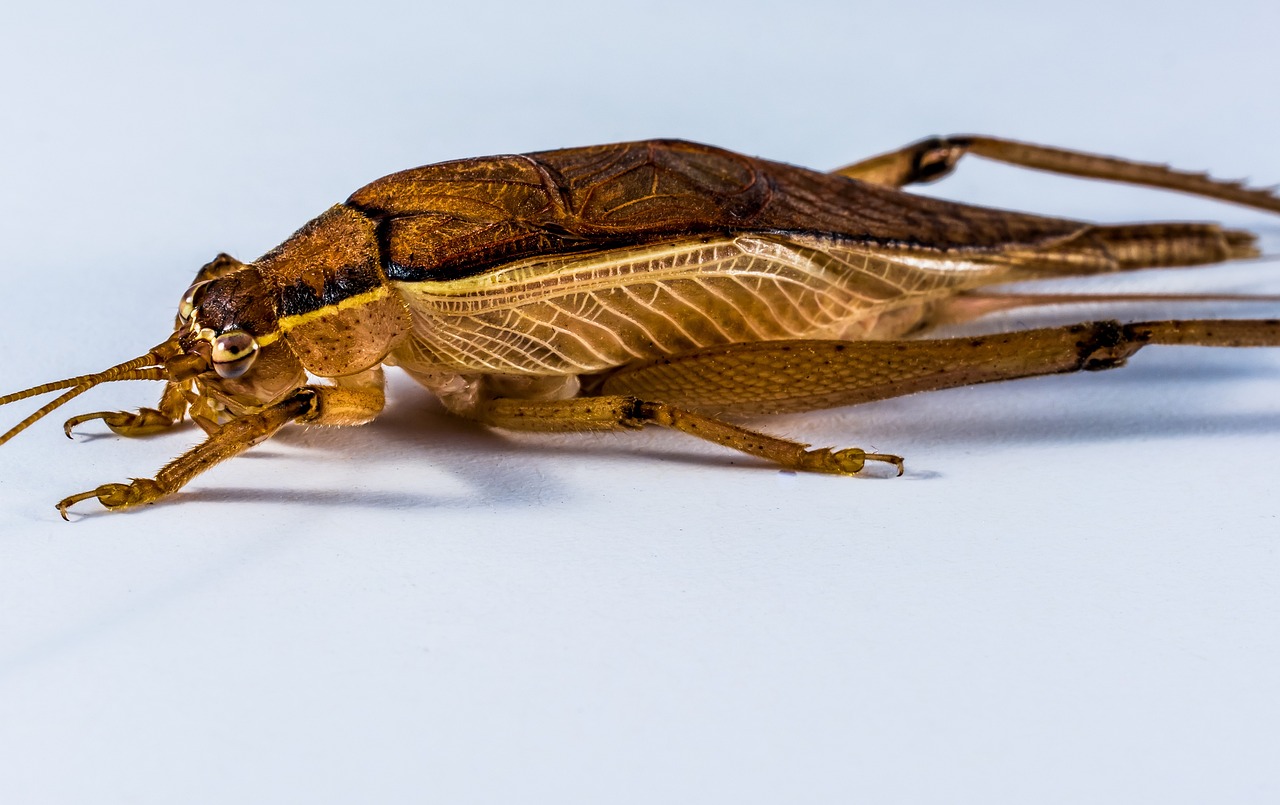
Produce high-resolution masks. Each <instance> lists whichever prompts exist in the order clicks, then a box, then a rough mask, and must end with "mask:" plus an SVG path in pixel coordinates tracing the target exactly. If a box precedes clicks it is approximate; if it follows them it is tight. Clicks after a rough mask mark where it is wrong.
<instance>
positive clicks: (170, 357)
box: [0, 136, 1280, 517]
mask: <svg viewBox="0 0 1280 805" xmlns="http://www.w3.org/2000/svg"><path fill="white" fill-rule="evenodd" d="M966 153H970V154H975V155H980V156H984V157H988V158H992V159H997V160H1001V161H1004V162H1009V163H1013V164H1016V165H1022V166H1026V167H1031V168H1037V169H1041V170H1047V171H1053V172H1058V173H1065V174H1071V175H1076V176H1084V177H1091V178H1097V179H1108V180H1114V181H1122V182H1130V183H1133V184H1139V185H1147V186H1152V187H1160V188H1166V189H1171V190H1178V191H1183V192H1187V193H1192V194H1196V195H1200V196H1207V197H1210V198H1214V199H1219V200H1222V201H1227V202H1234V203H1237V204H1243V205H1246V206H1249V207H1254V208H1258V209H1263V210H1268V211H1271V212H1280V197H1278V196H1277V195H1276V194H1275V192H1274V191H1273V190H1260V189H1251V188H1247V187H1244V186H1243V185H1241V184H1239V183H1234V182H1222V181H1216V180H1213V179H1210V178H1208V177H1207V176H1204V175H1201V174H1190V173H1182V172H1179V171H1174V170H1172V169H1170V168H1168V167H1165V166H1161V165H1153V164H1146V163H1138V162H1130V161H1126V160H1120V159H1114V158H1110V157H1103V156H1096V155H1091V154H1084V153H1080V152H1074V151H1066V150H1062V149H1056V148H1049V147H1045V146H1037V145H1030V144H1026V143H1018V142H1013V141H1009V140H1000V139H996V138H991V137H978V136H955V137H948V138H931V139H928V140H923V141H921V142H918V143H915V144H913V145H909V146H907V147H905V148H903V149H900V150H898V151H894V152H891V153H887V154H883V155H881V156H878V157H874V158H872V159H868V160H865V161H863V162H858V163H855V164H853V165H850V166H848V167H845V168H841V169H840V170H837V171H834V172H832V173H822V172H818V171H813V170H808V169H805V168H800V167H795V166H792V165H786V164H782V163H778V162H770V161H767V160H763V159H757V158H753V157H747V156H743V155H740V154H736V153H732V152H729V151H725V150H721V149H717V148H712V147H709V146H705V145H696V144H693V143H688V142H680V141H671V140H653V141H647V142H636V143H624V144H619V145H607V146H598V147H591V148H571V149H566V150H560V151H546V152H540V153H533V154H525V155H514V156H496V157H484V158H478V159H464V160H458V161H454V162H444V163H440V164H437V165H428V166H426V167H421V168H414V169H412V170H407V171H403V172H401V173H395V174H392V175H390V176H387V177H384V178H382V179H379V180H377V181H375V182H373V183H372V184H370V185H367V186H366V187H364V188H362V189H360V190H358V191H356V192H355V193H354V194H353V195H352V196H351V197H350V198H349V199H347V201H345V202H344V203H342V204H338V205H336V206H334V207H332V208H330V209H329V210H328V211H326V212H324V213H323V214H321V215H320V216H319V217H317V218H315V219H314V220H312V221H310V222H309V223H307V224H306V225H305V226H303V227H302V228H301V229H300V230H298V231H297V232H296V233H294V234H293V235H292V236H291V237H290V238H289V239H288V240H286V241H285V242H284V243H282V244H281V245H279V246H278V247H276V248H275V249H272V250H271V251H270V252H268V253H267V254H265V255H263V256H262V257H260V258H258V259H257V260H255V261H254V262H252V263H241V262H239V261H237V260H235V259H234V258H231V257H229V256H227V255H225V254H224V255H219V256H218V257H217V258H215V259H214V260H213V261H212V262H210V263H208V264H207V265H205V266H204V267H203V268H201V269H200V271H199V272H198V273H197V275H196V279H195V282H194V283H193V284H192V285H191V287H190V288H189V289H188V290H187V292H186V295H185V296H184V297H183V299H182V302H181V304H180V306H179V310H178V317H177V323H176V325H175V327H174V331H173V334H172V335H170V336H169V337H168V338H167V339H165V340H164V341H163V342H161V343H160V344H159V345H158V346H156V347H153V348H152V349H150V350H148V351H147V353H146V354H145V355H142V356H141V357H138V358H134V359H133V360H129V361H125V362H124V363H121V364H119V365H117V366H113V367H111V368H110V369H107V370H105V371H103V372H98V373H96V374H90V375H82V376H79V377H72V378H69V379H67V380H62V381H58V382H56V383H47V384H44V385H40V386H36V387H34V388H30V389H27V390H25V391H21V392H17V393H15V394H10V395H8V396H5V397H0V404H6V403H10V402H14V401H16V400H21V399H24V398H27V397H31V396H34V395H38V394H44V393H46V392H51V391H59V390H62V391H63V392H64V393H63V394H62V395H60V396H59V397H57V398H56V399H54V400H53V401H51V402H50V403H48V404H47V405H45V406H44V407H43V408H41V409H40V410H38V411H36V412H35V413H34V414H32V415H31V416H29V417H27V418H26V419H24V420H23V421H22V422H20V423H19V424H17V425H16V426H14V427H13V428H12V429H11V430H9V431H8V432H7V433H6V434H4V435H3V436H0V443H3V442H5V441H7V440H8V439H10V438H12V437H13V436H14V435H16V434H17V433H19V432H20V431H22V430H24V429H25V428H26V427H27V426H29V425H30V424H32V423H33V422H35V421H36V420H38V419H40V418H41V417H43V416H44V415H46V414H48V413H49V412H50V411H53V410H54V409H55V408H58V407H59V406H61V405H63V404H64V403H66V402H67V401H69V400H71V399H72V398H73V397H76V396H78V395H80V394H82V393H84V392H85V391H87V390H88V389H90V388H92V387H93V386H95V385H97V384H99V383H105V382H108V381H117V380H161V381H164V383H165V389H164V392H163V394H162V395H161V398H160V402H159V404H158V405H157V407H156V408H143V409H141V410H139V411H138V412H136V413H129V412H108V411H102V412H97V413H90V414H80V415H78V416H75V417H73V418H71V419H70V420H68V421H67V423H66V425H65V430H66V432H67V434H68V435H70V433H71V429H72V428H73V427H75V426H77V425H80V424H83V423H85V422H89V421H91V420H95V419H101V420H103V421H104V422H105V423H106V425H107V427H109V428H110V429H111V430H113V431H115V432H116V433H118V434H121V435H124V436H137V435H143V434H149V433H154V432H156V431H160V430H164V429H166V428H170V427H172V426H174V425H176V424H177V423H179V422H180V421H182V419H183V418H184V417H188V416H189V417H190V418H191V419H192V421H194V422H195V423H196V424H197V425H199V426H200V427H201V428H202V429H203V430H204V431H205V432H206V433H207V434H208V437H207V438H206V439H205V440H204V442H202V443H201V444H199V445H197V446H196V447H194V448H192V449H191V450H189V451H187V452H186V453H184V454H183V455H181V456H179V457H178V458H177V459H175V460H173V461H172V462H170V463H169V464H167V465H166V466H164V467H163V468H162V469H161V470H160V471H159V472H158V473H156V476H155V478H152V479H137V480H134V481H132V482H131V483H128V484H119V483H112V484H103V485H102V486H99V487H97V488H96V489H94V490H92V491H89V492H82V493H80V494H76V495H71V496H70V497H67V498H65V499H64V500H62V501H61V502H59V503H58V509H59V511H60V512H61V513H62V515H63V517H66V512H67V509H68V507H70V506H72V505H73V504H75V503H78V502H80V501H83V500H87V499H89V498H97V499H98V501H99V502H100V503H101V504H102V505H103V506H106V507H107V508H109V509H116V508H123V507H127V506H133V505H136V504H140V503H151V502H154V501H156V500H159V499H161V498H163V497H166V496H168V495H171V494H173V493H174V492H176V491H178V490H179V489H181V488H182V487H183V486H184V485H185V484H186V483H187V482H189V481H190V480H191V479H192V478H194V477H195V476H196V475H198V474H199V473H200V472H202V471H204V470H205V469H207V468H209V467H211V466H212V465H214V464H216V463H217V462H219V461H223V460H225V459H227V458H230V457H232V456H234V455H236V454H238V453H240V452H242V451H244V450H246V449H247V448H249V447H250V446H252V445H254V444H258V443H259V442H262V441H264V440H265V439H267V438H269V437H270V436H271V435H272V434H274V433H275V432H276V431H278V430H279V429H280V428H281V427H283V426H284V425H286V424H288V423H290V422H297V423H300V424H304V425H339V426H342V425H360V424H363V423H366V422H369V421H371V420H372V419H374V418H375V417H376V416H377V415H378V414H379V412H381V410H382V408H383V405H384V402H385V395H384V391H383V368H382V367H383V366H384V365H389V366H399V367H401V368H402V369H403V370H405V371H406V372H408V373H409V375H410V376H411V377H413V378H414V379H415V380H416V381H418V382H419V383H421V384H422V385H423V386H425V387H426V388H428V389H430V390H431V391H432V392H434V393H435V394H436V395H437V396H438V397H439V398H440V400H441V401H442V402H443V404H444V405H445V406H446V407H447V409H448V410H449V411H451V412H453V413H455V414H457V415H459V416H463V417H467V418H469V419H472V420H475V421H478V422H481V423H484V424H486V425H492V426H495V427H499V428H508V429H515V430H526V431H578V430H622V429H630V428H640V427H643V426H645V425H661V426H663V427H668V428H673V429H675V430H678V431H681V432H683V433H687V434H690V435H692V436H697V437H699V438H702V439H707V440H709V441H712V442H715V443H717V444H720V445H724V446H726V447H730V448H733V449H736V450H740V451H742V452H745V453H749V454H751V455H754V456H759V457H761V458H763V459H766V460H768V461H772V462H774V463H776V464H778V465H780V466H782V467H785V468H788V469H793V470H812V471H816V472H830V473H848V474H852V473H857V472H859V471H860V470H861V469H862V468H863V466H864V464H865V463H866V462H867V461H879V462H887V463H888V464H891V465H894V466H895V467H896V468H897V470H898V473H899V474H901V472H902V459H900V458H899V457H897V456H893V455H883V454H878V453H866V452H864V451H863V450H860V449H858V448H846V449H841V450H834V449H816V450H812V449H809V446H808V445H805V444H799V443H797V442H793V441H788V440H786V439H780V438H777V437H774V436H769V435H766V434H763V433H760V432H758V431H756V430H753V429H749V428H746V427H743V426H741V425H739V424H735V423H733V422H730V421H728V419H727V418H728V417H734V416H740V415H755V414H770V413H780V412H795V411H810V410H815V409H821V408H829V407H834V406H843V405H853V404H856V403H861V402H867V401H870V400H879V399H884V398H887V397H894V396H898V395H902V394H910V393H913V392H918V391H928V390H932V389H942V388H950V387H954V386H963V385H970V384H975V383H985V382H989V381H993V380H1008V379H1011V378H1018V377H1029V376H1034V375H1045V374H1054V373H1060V372H1073V371H1078V370H1092V369H1108V368H1112V367H1115V366H1119V365H1121V364H1123V363H1124V361H1125V359H1126V358H1127V357H1128V356H1130V355H1132V354H1133V353H1134V352H1136V351H1137V350H1138V349H1140V348H1142V347H1143V346H1145V345H1147V344H1195V345H1202V346H1223V347H1241V346H1278V345H1280V322H1278V321H1277V320H1274V319H1265V320H1262V319H1253V320H1223V321H1212V320H1182V321H1176V320H1175V321H1145V322H1138V323H1131V324H1121V323H1119V322H1116V321H1093V322H1088V323H1083V324H1076V325H1072V326H1067V327H1053V328H1046V329H1036V330H1026V331H1021V332H1012V333H1003V334H999V335H986V336H978V337H966V338H952V339H932V340H931V339H928V338H926V337H924V336H926V335H927V333H928V332H929V330H930V329H932V328H935V327H937V326H938V325H939V324H942V323H947V322H955V321H961V320H968V319H974V318H977V317H979V316H981V315H984V314H986V313H990V312H992V311H994V310H1000V309H1008V308H1011V307H1015V306H1021V305H1033V304H1037V303H1049V302H1061V301H1064V298H1063V297H1062V296H1061V295H1054V296H1048V295H1046V296H1042V297H1037V296H1035V295H1026V294H1019V295H1000V294H997V293H990V292H984V291H983V290H982V289H986V288H988V287H989V286H992V285H996V284H999V283H1007V282H1012V281H1023V280H1031V279H1047V278H1053V277H1063V276H1069V275H1083V274H1097V273H1103V272H1113V271H1127V270H1130V269H1138V268H1147V267H1161V266H1192V265H1205V264H1210V263H1218V262H1222V261H1225V260H1232V259H1237V258H1245V257H1252V256H1255V255H1256V254H1257V252H1256V250H1255V248H1254V237H1253V236H1252V235H1251V234H1249V233H1247V232H1241V231H1236V230H1230V229H1223V228H1221V227H1219V226H1217V225H1215V224H1207V223H1142V224H1125V225H1102V224H1091V223H1084V222H1080V221H1072V220H1065V219H1059V218H1047V217H1041V216H1034V215H1026V214H1021V213H1015V212H1005V211H1000V210H992V209H987V208H983V207H976V206H970V205H966V204H958V203H954V202H948V201H941V200H936V199H932V198H923V197H919V196H915V195H911V194H908V193H904V192H902V191H901V190H900V189H899V188H901V187H903V186H906V185H909V184H913V183H918V182H927V181H932V180H934V179H938V178H941V177H942V176H944V175H946V174H948V173H949V172H951V170H952V169H953V168H954V167H955V165H956V162H957V161H958V160H959V159H960V157H961V156H963V155H964V154H966ZM1072 298H1076V299H1078V300H1081V301H1087V300H1089V299H1092V298H1096V297H1072ZM1110 298H1113V299H1114V298H1116V297H1110ZM314 378H319V379H320V380H319V382H315V381H314V380H313V379H314Z"/></svg>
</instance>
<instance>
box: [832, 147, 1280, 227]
mask: <svg viewBox="0 0 1280 805" xmlns="http://www.w3.org/2000/svg"><path fill="white" fill-rule="evenodd" d="M965 154H973V155H975V156H980V157H985V158H987V159H992V160H996V161H997V162H1006V163H1008V164H1011V165H1018V166H1020V167H1024V168H1032V169H1035V170H1042V171H1048V172H1050V173H1061V174H1064V175H1067V176H1079V177H1082V178H1086V179H1103V180H1106V181H1112V182H1127V183H1129V184H1136V185H1142V186H1144V187H1156V188H1161V189H1164V190H1176V191H1178V192H1181V193H1190V194H1192V195H1196V196H1205V197H1207V198H1213V199H1218V200H1219V201H1227V202H1231V203H1233V204H1242V205H1244V206H1246V207H1253V208H1255V209H1260V210H1268V211H1270V212H1277V213H1280V196H1277V195H1276V193H1275V191H1274V190H1267V189H1259V188H1250V187H1245V186H1244V185H1242V184H1240V183H1239V182H1224V181H1220V180H1217V179H1212V178H1210V177H1208V176H1206V175H1204V174H1202V173H1187V172H1184V171H1178V170H1174V169H1173V168H1170V167H1169V166H1167V165H1157V164H1154V163H1149V162H1134V161H1132V160H1127V159H1118V158H1116V157H1108V156H1102V155H1100V154H1088V153H1085V152H1083V151H1071V150H1069V149H1065V148H1053V147H1051V146H1046V145H1034V144H1032V143H1022V142H1017V141H1015V140H1004V139H1000V138H998V137H982V136H977V135H968V134H964V135H953V136H950V137H930V138H928V139H925V140H920V141H919V142H916V143H912V144H911V145H908V146H906V147H904V148H900V149H898V150H897V151H890V152H889V153H886V154H880V155H879V156H874V157H871V158H870V159H865V160H863V161H861V162H855V163H854V164H852V165H847V166H845V167H843V168H840V169H839V170H836V171H833V172H834V173H837V174H839V175H841V176H848V177H849V178H851V179H860V180H862V181H864V182H871V183H873V184H880V185H887V186H889V187H905V186H906V185H910V184H920V183H926V182H932V181H936V180H938V179H941V178H943V177H944V176H946V175H947V174H949V173H951V171H952V170H954V169H955V166H956V163H958V162H959V161H960V158H961V157H962V156H964V155H965Z"/></svg>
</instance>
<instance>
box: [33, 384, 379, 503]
mask: <svg viewBox="0 0 1280 805" xmlns="http://www.w3.org/2000/svg"><path fill="white" fill-rule="evenodd" d="M385 399H386V398H385V395H384V393H383V375H382V369H381V367H375V368H374V369H370V370H368V371H365V372H361V373H359V374H356V375H352V376H350V377H345V378H338V379H336V380H335V381H334V384H333V385H324V386H304V387H302V388H300V389H298V390H297V391H295V392H293V393H292V394H290V395H289V396H288V397H286V398H285V399H284V400H282V401H281V402H278V403H276V404H275V405H271V406H268V407H267V408H264V409H262V410H261V411H257V412H255V413H252V414H246V415H244V416H239V417H236V418H235V419H232V420H231V421H229V422H227V423H226V424H224V425H222V426H221V427H220V428H218V429H217V430H216V432H214V433H212V434H210V435H209V437H208V438H207V439H205V440H204V441H203V442H201V443H200V444H198V445H196V446H195V447H193V448H192V449H190V450H188V451H187V452H185V453H183V454H182V455H181V456H179V457H178V458H176V459H174V460H173V461H171V462H169V463H168V464H166V465H165V466H164V467H162V468H161V469H160V471H159V472H157V473H156V477H155V478H135V479H134V480H133V481H131V482H130V483H127V484H103V485H102V486H99V487H98V488H97V489H94V490H92V491H90V492H81V493H80V494H78V495H71V496H70V497H68V498H65V499H63V500H62V501H61V502H59V503H58V511H59V512H60V513H61V514H62V516H63V518H64V519H65V518H66V516H67V509H68V508H70V507H71V506H73V505H75V504H76V503H79V502H80V501H82V500H89V499H90V498H97V499H98V502H99V503H101V504H102V505H103V506H105V507H107V508H108V509H119V508H124V507H126V506H136V505H139V504H142V503H154V502H155V501H157V500H159V499H161V498H163V497H165V496H167V495H171V494H173V493H174V492H177V491H178V490H179V489H181V488H182V487H183V486H185V485H186V484H187V483H188V482H189V481H190V480H191V479H192V478H194V477H196V476H197V475H199V474H200V473H202V472H204V471H205V470H207V469H209V468H210V467H212V466H213V465H215V464H218V463H219V462H222V461H226V460H227V459H229V458H231V457H233V456H236V455H239V454H240V453H243V452H244V451H245V450H248V449H249V448H250V447H252V446H253V445H255V444H259V443H261V442H263V441H266V440H267V439H269V438H270V437H271V436H272V435H273V434H275V433H276V431H278V430H280V428H282V427H284V426H285V425H287V424H288V423H290V422H300V423H302V424H307V425H336V426H343V425H360V424H364V423H366V422H368V421H370V420H372V419H373V418H374V417H376V416H377V415H378V413H379V412H380V411H381V410H382V407H383V404H384V402H385Z"/></svg>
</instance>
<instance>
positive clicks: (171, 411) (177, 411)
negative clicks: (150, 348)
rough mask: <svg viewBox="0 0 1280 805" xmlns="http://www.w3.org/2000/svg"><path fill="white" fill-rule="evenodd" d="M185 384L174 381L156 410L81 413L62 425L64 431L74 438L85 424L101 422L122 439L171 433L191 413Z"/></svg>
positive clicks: (166, 389) (166, 386) (140, 409)
mask: <svg viewBox="0 0 1280 805" xmlns="http://www.w3.org/2000/svg"><path fill="white" fill-rule="evenodd" d="M186 385H187V384H184V383H173V382H170V383H168V384H167V385H165V387H164V392H163V393H162V394H161V395H160V402H159V403H158V404H157V406H156V407H155V408H139V409H138V410H137V411H133V412H131V411H95V412H94V413H91V414H78V415H76V416H73V417H71V418H70V419H68V420H67V421H66V422H64V423H63V424H62V431H63V432H64V433H66V434H67V437H68V438H70V437H71V431H72V430H73V429H75V428H76V427H77V426H78V425H83V424H84V423H85V422H92V421H93V420H95V419H101V420H102V421H103V422H104V423H106V426H107V427H108V428H110V429H111V431H112V432H113V433H117V434H119V435H121V436H131V437H132V436H149V435H151V434H153V433H159V432H160V431H163V430H168V429H169V428H172V427H173V426H174V425H177V424H178V423H179V422H181V421H182V416H183V414H185V413H186V411H187V391H186V388H185V386H186Z"/></svg>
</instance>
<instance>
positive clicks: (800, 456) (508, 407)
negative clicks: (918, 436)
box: [472, 395, 902, 475]
mask: <svg viewBox="0 0 1280 805" xmlns="http://www.w3.org/2000/svg"><path fill="white" fill-rule="evenodd" d="M472 416H473V417H474V418H475V419H477V420H479V421H481V422H484V423H485V424H487V425H493V426H495V427H499V428H507V429H509V430H524V431H541V432H548V431H584V430H628V429H637V428H642V427H644V426H645V425H660V426H662V427H665V428H671V429H672V430H677V431H680V432H681V433H687V434H689V435H690V436H697V437H698V438H700V439H706V440H707V441H709V442H715V443H716V444H718V445H723V446H724V447H729V448H732V449H734V450H740V451H742V452H744V453H749V454H750V455H753V456H757V457H759V458H763V459H766V460H768V461H772V462H775V463H777V464H780V465H781V466H783V467H786V468H787V469H792V470H806V471H810V472H828V473H837V474H847V475H851V474H854V473H857V472H860V471H861V470H862V468H863V466H864V465H865V464H866V462H867V461H883V462H886V463H889V464H892V465H894V466H895V467H897V469H898V474H899V475H901V474H902V459H901V458H899V457H898V456H890V455H884V454H880V453H868V452H866V451H864V450H861V449H859V448H856V447H854V448H848V449H845V450H831V449H829V448H820V449H817V450H811V449H809V445H807V444H801V443H799V442H792V441H789V440H787V439H779V438H778V437H776V436H769V435H768V434H764V433H760V432H758V431H754V430H750V429H748V428H743V427H741V426H738V425H733V424H731V423H728V422H724V421H723V420H720V419H716V418H714V417H710V416H706V415H704V414H700V413H697V412H694V411H689V410H686V409H683V408H679V407H677V406H673V405H668V404H667V403H663V402H654V401H651V400H642V399H639V398H637V397H634V396H629V395H625V396H624V395H611V396H604V397H577V398H574V399H569V400H551V401H541V400H518V399H507V398H500V399H495V400H489V401H487V402H484V403H481V404H480V406H479V407H478V408H477V409H476V410H475V412H473V413H472Z"/></svg>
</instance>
